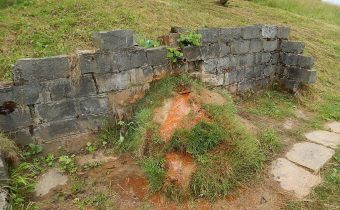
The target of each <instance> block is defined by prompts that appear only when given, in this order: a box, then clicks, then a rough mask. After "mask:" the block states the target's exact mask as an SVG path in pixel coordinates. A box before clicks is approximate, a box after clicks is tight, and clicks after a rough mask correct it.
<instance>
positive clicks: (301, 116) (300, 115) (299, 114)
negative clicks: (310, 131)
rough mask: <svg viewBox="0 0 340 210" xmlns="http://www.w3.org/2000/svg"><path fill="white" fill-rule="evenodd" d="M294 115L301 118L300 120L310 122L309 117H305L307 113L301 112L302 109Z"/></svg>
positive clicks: (297, 110)
mask: <svg viewBox="0 0 340 210" xmlns="http://www.w3.org/2000/svg"><path fill="white" fill-rule="evenodd" d="M294 115H295V116H296V117H297V118H299V119H303V120H308V117H307V116H306V115H305V113H304V112H303V111H302V110H300V109H296V110H295V111H294Z"/></svg>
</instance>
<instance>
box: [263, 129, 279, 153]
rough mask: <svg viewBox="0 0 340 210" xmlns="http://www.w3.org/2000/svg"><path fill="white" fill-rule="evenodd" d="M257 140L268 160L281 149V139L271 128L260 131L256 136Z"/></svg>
mask: <svg viewBox="0 0 340 210" xmlns="http://www.w3.org/2000/svg"><path fill="white" fill-rule="evenodd" d="M258 140H259V142H260V145H261V149H262V150H263V152H264V154H265V155H266V157H267V158H270V157H271V156H272V155H273V154H275V153H277V152H279V151H280V149H281V148H282V142H281V139H280V138H279V137H278V134H277V132H276V131H275V130H274V129H273V128H267V129H265V128H264V129H261V132H260V133H259V134H258Z"/></svg>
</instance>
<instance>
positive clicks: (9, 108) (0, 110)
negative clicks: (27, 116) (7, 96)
mask: <svg viewBox="0 0 340 210" xmlns="http://www.w3.org/2000/svg"><path fill="white" fill-rule="evenodd" d="M16 108H17V104H16V103H15V102H14V101H5V102H4V103H3V104H2V106H0V114H1V115H8V114H10V113H12V112H14V111H15V109H16Z"/></svg>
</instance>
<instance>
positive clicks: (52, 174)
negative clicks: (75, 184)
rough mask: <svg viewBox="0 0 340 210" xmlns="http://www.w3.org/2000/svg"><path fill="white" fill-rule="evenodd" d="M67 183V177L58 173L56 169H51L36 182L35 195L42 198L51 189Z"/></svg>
mask: <svg viewBox="0 0 340 210" xmlns="http://www.w3.org/2000/svg"><path fill="white" fill-rule="evenodd" d="M67 181H68V177H67V176H66V175H63V174H62V173H60V172H59V171H58V170H57V169H55V168H52V169H49V170H48V171H47V173H45V174H43V175H42V176H41V177H40V179H39V180H38V183H37V186H36V188H35V195H36V196H37V197H42V196H44V195H46V194H48V193H49V192H50V191H51V190H52V189H53V188H55V187H57V186H62V185H65V184H66V183H67Z"/></svg>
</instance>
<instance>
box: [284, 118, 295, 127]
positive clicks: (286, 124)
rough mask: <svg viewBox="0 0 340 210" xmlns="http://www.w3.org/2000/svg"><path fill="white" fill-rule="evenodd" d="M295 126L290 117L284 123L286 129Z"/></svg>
mask: <svg viewBox="0 0 340 210" xmlns="http://www.w3.org/2000/svg"><path fill="white" fill-rule="evenodd" d="M293 126H294V122H293V121H292V120H291V119H288V120H286V121H285V122H284V123H283V128H284V129H286V130H291V129H293Z"/></svg>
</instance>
